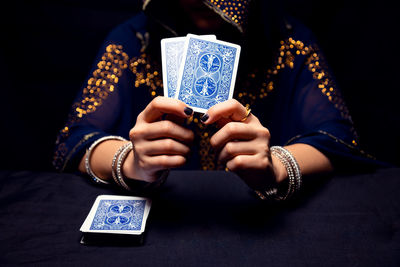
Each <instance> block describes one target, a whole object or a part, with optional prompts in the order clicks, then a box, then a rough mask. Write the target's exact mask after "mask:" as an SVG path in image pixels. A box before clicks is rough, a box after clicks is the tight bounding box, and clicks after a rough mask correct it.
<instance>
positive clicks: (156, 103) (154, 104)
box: [149, 96, 162, 109]
mask: <svg viewBox="0 0 400 267" xmlns="http://www.w3.org/2000/svg"><path fill="white" fill-rule="evenodd" d="M161 102H162V98H161V96H157V97H155V98H154V99H153V100H152V101H151V102H150V104H149V106H150V108H152V109H158V108H159V107H160V105H161Z"/></svg>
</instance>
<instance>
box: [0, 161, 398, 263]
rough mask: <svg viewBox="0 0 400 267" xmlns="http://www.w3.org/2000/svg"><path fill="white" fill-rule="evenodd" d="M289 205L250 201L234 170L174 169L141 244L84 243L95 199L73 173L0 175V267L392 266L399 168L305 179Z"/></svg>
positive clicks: (95, 191)
mask: <svg viewBox="0 0 400 267" xmlns="http://www.w3.org/2000/svg"><path fill="white" fill-rule="evenodd" d="M304 188H305V189H304V191H303V193H302V194H301V195H300V196H299V198H298V199H297V200H296V201H293V202H291V203H285V204H279V205H271V204H267V203H265V202H262V201H260V200H258V199H257V198H256V197H255V196H254V194H253V193H252V192H251V191H250V190H249V188H248V187H247V186H246V185H245V184H244V183H243V182H242V181H241V180H240V179H239V178H238V177H237V176H236V175H235V174H233V173H229V172H216V171H211V172H210V171H209V172H202V171H172V172H171V174H170V176H169V178H168V180H167V182H166V184H165V185H164V187H163V188H162V190H161V191H160V192H159V193H158V194H157V195H155V196H154V199H153V205H152V209H151V212H150V216H149V219H148V222H147V226H146V233H145V240H144V244H143V245H141V246H130V247H118V246H84V245H81V244H80V243H79V240H80V237H81V233H80V232H79V228H80V226H81V224H82V223H83V221H84V219H85V218H86V216H87V214H88V212H89V210H90V208H91V206H92V204H93V202H94V200H95V198H96V197H97V196H98V195H102V194H123V192H121V191H117V190H115V188H108V187H99V186H96V185H93V184H92V183H91V182H90V181H89V180H88V178H87V177H82V176H79V175H74V174H59V173H42V172H31V171H17V172H15V171H13V172H10V171H2V172H0V211H1V213H2V214H1V216H0V249H1V253H0V265H2V266H4V265H15V264H29V265H39V266H42V265H46V266H60V265H71V266H72V265H73V266H76V265H93V266H95V265H97V266H114V265H122V264H124V265H126V264H132V265H135V266H137V265H139V266H214V265H217V266H321V265H323V266H400V235H399V230H400V196H399V195H400V194H399V189H400V169H398V168H393V169H381V170H377V171H375V172H373V173H365V174H358V175H341V176H339V175H336V176H334V177H330V178H314V179H313V180H312V181H311V179H310V180H309V181H306V182H305V184H304Z"/></svg>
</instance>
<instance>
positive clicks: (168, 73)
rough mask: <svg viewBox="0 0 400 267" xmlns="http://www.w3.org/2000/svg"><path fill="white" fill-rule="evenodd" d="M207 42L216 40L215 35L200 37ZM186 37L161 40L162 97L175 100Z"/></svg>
mask: <svg viewBox="0 0 400 267" xmlns="http://www.w3.org/2000/svg"><path fill="white" fill-rule="evenodd" d="M201 37H202V38H205V39H207V40H216V39H217V38H216V36H215V35H211V34H210V35H202V36H201ZM185 41H186V37H172V38H165V39H162V40H161V61H162V74H163V85H164V96H165V97H169V98H175V95H176V87H177V86H178V75H179V69H180V67H181V63H182V55H183V49H184V46H185Z"/></svg>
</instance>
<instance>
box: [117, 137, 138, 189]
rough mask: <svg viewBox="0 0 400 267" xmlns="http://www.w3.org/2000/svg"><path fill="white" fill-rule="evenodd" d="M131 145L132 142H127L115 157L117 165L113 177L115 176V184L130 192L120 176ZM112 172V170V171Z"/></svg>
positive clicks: (131, 147)
mask: <svg viewBox="0 0 400 267" xmlns="http://www.w3.org/2000/svg"><path fill="white" fill-rule="evenodd" d="M132 149H133V145H132V142H129V143H128V145H126V146H125V145H124V146H123V148H122V150H121V152H120V153H119V155H116V157H117V160H116V161H117V163H116V166H115V172H114V171H113V172H114V175H115V176H116V180H117V184H118V185H120V186H122V187H123V188H124V189H126V190H128V191H131V188H130V187H129V186H128V185H127V184H126V183H125V181H124V177H123V175H122V164H123V163H124V161H125V159H126V157H127V156H128V153H129V152H130V151H132ZM113 170H114V169H113Z"/></svg>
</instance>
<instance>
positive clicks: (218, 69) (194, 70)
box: [176, 36, 240, 113]
mask: <svg viewBox="0 0 400 267" xmlns="http://www.w3.org/2000/svg"><path fill="white" fill-rule="evenodd" d="M239 55H240V46H238V45H236V44H231V43H227V42H222V41H218V40H214V41H211V40H205V39H203V38H199V37H194V36H188V39H187V43H186V49H185V52H184V55H183V59H184V61H183V64H182V66H181V70H180V76H179V77H180V79H178V87H177V88H178V93H177V95H176V98H177V99H179V100H181V101H183V102H185V103H186V104H188V105H189V106H191V107H192V108H193V109H194V110H195V111H197V112H202V113H205V112H206V111H207V110H208V109H209V108H210V107H212V106H213V105H215V104H217V103H221V102H223V101H226V100H228V99H230V98H232V95H233V90H234V86H235V80H236V72H237V67H238V61H239Z"/></svg>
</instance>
